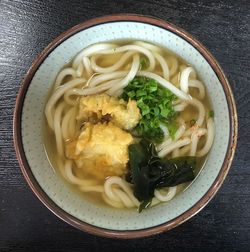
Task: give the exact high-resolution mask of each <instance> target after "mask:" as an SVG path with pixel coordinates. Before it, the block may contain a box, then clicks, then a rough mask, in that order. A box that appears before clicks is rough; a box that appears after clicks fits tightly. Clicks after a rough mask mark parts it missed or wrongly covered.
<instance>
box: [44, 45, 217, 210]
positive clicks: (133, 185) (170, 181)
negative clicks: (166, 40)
mask: <svg viewBox="0 0 250 252" xmlns="http://www.w3.org/2000/svg"><path fill="white" fill-rule="evenodd" d="M45 117H46V120H45V124H44V134H45V137H44V139H45V140H44V142H45V149H46V152H47V154H48V158H49V160H50V162H51V164H52V166H53V167H54V169H55V170H56V171H59V173H60V174H61V175H62V177H63V179H64V180H65V181H66V183H67V184H70V185H72V186H73V187H74V190H75V191H78V192H81V194H82V195H85V197H87V198H88V199H89V200H91V201H93V202H97V203H98V202H103V203H105V204H107V205H109V206H111V207H115V208H135V207H136V208H138V209H139V212H140V211H142V210H143V209H144V208H147V207H152V206H154V205H157V204H159V203H161V202H167V201H169V200H171V199H173V198H174V197H175V196H176V195H177V194H178V193H179V192H181V191H183V190H184V189H185V188H186V187H187V185H188V184H190V182H191V181H193V180H194V178H195V176H197V174H198V172H199V170H200V169H201V167H202V166H203V164H204V162H205V159H206V155H207V153H208V152H209V150H210V148H211V146H212V143H213V139H214V121H213V111H211V107H210V105H209V101H208V97H207V94H206V91H205V87H204V84H203V83H202V81H201V80H200V79H199V78H198V76H197V73H196V71H195V69H194V68H193V67H191V66H189V65H188V63H186V62H185V61H184V60H182V59H181V58H180V57H178V56H177V55H175V54H173V53H172V52H170V51H168V50H166V49H165V48H162V47H160V46H158V45H153V44H150V43H148V42H143V41H111V42H108V43H99V44H95V45H91V46H89V47H88V48H85V49H83V50H82V51H81V52H79V53H78V54H77V55H76V57H75V58H74V59H73V60H72V62H70V63H69V64H67V65H66V66H65V67H64V68H63V69H62V70H61V71H60V72H59V73H58V75H57V78H56V80H55V83H54V86H53V88H52V91H51V93H50V94H49V99H48V101H47V104H46V107H45Z"/></svg>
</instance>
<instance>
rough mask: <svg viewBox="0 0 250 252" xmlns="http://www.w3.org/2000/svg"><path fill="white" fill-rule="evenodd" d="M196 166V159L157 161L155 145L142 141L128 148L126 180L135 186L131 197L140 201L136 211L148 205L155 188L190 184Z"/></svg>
mask: <svg viewBox="0 0 250 252" xmlns="http://www.w3.org/2000/svg"><path fill="white" fill-rule="evenodd" d="M195 165H196V158H195V157H189V156H186V157H178V158H174V159H168V160H167V159H161V158H159V157H158V155H157V152H156V149H155V146H154V144H153V143H151V142H149V141H147V140H145V139H142V140H141V141H140V143H136V144H132V145H130V146H129V170H128V173H127V176H126V180H127V181H128V182H130V183H132V184H134V195H135V197H136V198H137V199H138V200H139V201H140V202H142V203H141V206H140V207H139V210H140V211H141V210H142V209H143V208H145V207H148V206H149V205H150V203H151V200H152V198H153V196H154V190H155V189H158V188H162V187H172V186H176V185H179V184H181V183H185V182H189V181H192V180H193V179H194V177H195V176H194V169H195Z"/></svg>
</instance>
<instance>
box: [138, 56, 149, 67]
mask: <svg viewBox="0 0 250 252" xmlns="http://www.w3.org/2000/svg"><path fill="white" fill-rule="evenodd" d="M147 66H148V60H147V59H146V58H144V57H142V58H141V60H140V70H144V69H146V68H147Z"/></svg>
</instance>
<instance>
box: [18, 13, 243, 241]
mask: <svg viewBox="0 0 250 252" xmlns="http://www.w3.org/2000/svg"><path fill="white" fill-rule="evenodd" d="M112 22H139V23H145V24H151V25H154V26H157V27H160V28H163V29H165V30H168V31H170V32H172V33H174V34H176V35H177V36H179V37H181V38H182V39H184V40H185V41H186V42H188V43H189V44H191V45H192V46H193V47H194V48H195V49H196V50H197V51H199V52H200V53H201V55H202V56H203V57H204V58H205V59H206V61H207V62H208V63H209V65H210V66H211V67H212V69H213V71H214V72H215V74H216V75H217V77H218V79H219V81H220V83H221V85H222V88H223V91H224V93H225V95H226V100H227V105H228V109H229V120H230V136H229V143H228V147H227V152H226V156H225V159H224V162H223V164H222V167H221V169H220V171H219V174H218V176H217V177H216V179H215V181H214V182H213V184H212V185H211V187H210V188H209V189H208V191H207V192H206V193H205V194H204V195H203V197H202V198H201V199H200V200H199V201H197V202H196V203H195V204H194V205H193V206H192V207H191V208H189V209H188V210H187V211H185V212H184V213H182V214H181V215H179V216H177V217H176V218H174V219H172V220H170V221H167V222H165V223H162V224H160V225H157V226H154V227H149V228H146V229H138V230H111V229H106V228H101V227H98V226H94V225H91V224H88V223H86V222H84V221H82V220H79V219H78V218H76V217H74V216H72V215H71V214H69V213H67V212H66V211H64V210H63V209H61V208H60V207H59V206H58V205H56V204H55V203H54V201H53V200H52V199H51V198H50V197H49V196H48V195H47V194H46V193H45V192H44V191H43V189H42V188H41V186H40V185H39V183H38V182H37V180H36V179H35V177H34V175H33V173H32V171H31V168H30V166H29V164H28V161H27V159H26V156H25V153H24V149H23V145H22V135H21V117H22V108H23V102H24V100H25V95H26V92H27V90H28V88H29V85H30V82H31V81H32V78H33V76H34V75H35V73H36V71H37V70H38V68H39V66H40V65H41V64H42V63H43V61H44V60H45V59H46V57H47V56H48V55H49V54H50V53H51V52H52V51H53V50H54V49H55V48H56V47H57V46H58V45H60V44H61V43H62V42H63V41H65V40H66V39H68V38H69V37H71V36H72V35H74V34H76V33H78V32H80V31H82V30H85V29H88V28H90V27H93V26H96V25H100V24H105V23H112ZM237 135H238V119H237V110H236V105H235V101H234V97H233V93H232V90H231V87H230V85H229V82H228V80H227V78H226V76H225V74H224V72H223V71H222V69H221V67H220V65H219V64H218V62H217V61H216V59H215V58H214V57H213V56H212V54H211V53H210V52H209V51H208V50H207V49H206V48H205V46H204V45H202V43H201V42H199V41H198V40H197V39H195V38H194V37H193V36H192V35H190V34H189V33H188V32H186V31H184V30H183V29H181V28H179V27H177V26H176V25H173V24H171V23H169V22H167V21H164V20H162V19H159V18H156V17H151V16H145V15H138V14H128V13H123V14H114V15H107V16H101V17H96V18H93V19H90V20H87V21H85V22H83V23H80V24H77V25H75V26H73V27H72V28H70V29H68V30H67V31H65V32H63V33H62V34H61V35H59V36H58V37H57V38H55V39H54V40H53V41H52V42H51V43H50V44H49V45H48V46H47V47H46V48H45V49H44V50H43V51H42V52H41V53H40V54H39V55H38V56H37V58H36V59H35V60H34V61H33V63H32V65H31V67H30V68H29V70H28V72H27V74H26V75H25V77H24V79H23V80H22V83H21V87H20V89H19V92H18V95H17V99H16V104H15V109H14V118H13V139H14V147H15V151H16V156H17V159H18V162H19V166H20V168H21V171H22V173H23V176H24V177H25V179H26V181H27V183H28V185H29V186H30V188H31V190H32V191H33V192H34V193H35V195H36V196H37V197H38V198H39V200H40V201H41V202H42V203H43V204H44V205H45V206H46V207H47V208H48V209H49V210H50V211H51V212H53V213H54V214H55V215H56V216H58V217H59V218H60V219H62V220H64V221H65V222H67V223H68V224H70V225H72V226H74V227H76V228H78V229H80V230H82V231H85V232H88V233H91V234H94V235H98V236H104V237H109V238H123V239H128V238H140V237H146V236H150V235H154V234H158V233H161V232H163V231H168V230H170V229H172V228H174V227H176V226H178V225H180V224H182V223H183V222H185V221H187V220H188V219H190V218H191V217H192V216H194V215H195V214H197V213H198V212H199V211H200V210H202V209H203V208H204V207H205V206H206V205H207V203H208V202H209V201H210V200H211V199H212V198H213V196H214V195H215V194H216V192H217V191H218V189H219V188H220V187H221V185H222V183H223V181H224V180H225V177H226V175H227V173H228V171H229V168H230V166H231V163H232V160H233V157H234V153H235V149H236V145H237Z"/></svg>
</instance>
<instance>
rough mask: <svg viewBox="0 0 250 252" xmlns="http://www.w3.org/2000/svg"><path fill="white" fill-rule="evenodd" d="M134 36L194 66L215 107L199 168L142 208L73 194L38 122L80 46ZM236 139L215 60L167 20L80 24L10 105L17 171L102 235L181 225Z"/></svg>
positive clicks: (45, 55)
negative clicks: (187, 181)
mask: <svg viewBox="0 0 250 252" xmlns="http://www.w3.org/2000/svg"><path fill="white" fill-rule="evenodd" d="M116 39H140V40H145V41H149V42H152V43H156V44H159V45H162V46H164V47H166V48H168V49H170V50H171V51H173V52H174V53H176V54H178V55H179V56H180V57H182V58H183V59H185V60H186V61H187V62H189V63H190V64H191V65H193V66H194V67H195V68H196V70H197V72H198V74H199V76H200V77H201V79H202V80H203V81H204V83H205V86H206V89H207V92H208V94H209V97H210V99H211V103H212V106H213V108H214V111H215V118H214V120H215V125H216V133H215V139H214V144H213V147H212V149H211V151H210V153H209V155H208V158H207V162H206V165H205V167H204V168H203V169H202V171H201V172H200V174H199V176H198V177H197V178H196V179H195V181H194V182H193V183H192V185H191V186H189V187H188V189H187V190H185V191H184V192H182V193H181V194H179V195H177V196H176V197H175V198H174V199H173V200H172V201H170V202H168V203H165V204H160V205H158V206H156V207H153V208H151V209H147V211H144V212H142V213H140V214H139V213H138V212H137V211H135V210H134V211H131V210H116V209H112V208H104V207H100V206H98V205H96V204H94V203H92V202H89V201H86V200H84V199H82V198H81V197H80V195H79V194H76V193H73V192H72V191H71V189H70V188H69V187H67V186H66V185H65V183H64V182H63V181H62V179H61V178H60V177H59V176H58V175H57V174H56V173H55V172H54V170H53V169H52V167H51V166H50V163H49V161H48V159H47V156H46V153H45V150H44V145H43V137H42V135H43V133H42V125H43V120H44V106H45V102H46V99H47V97H48V92H49V90H50V88H51V86H52V84H53V82H54V80H55V77H56V75H57V73H58V71H59V70H60V69H61V68H62V67H63V66H64V65H65V64H66V63H68V62H69V61H70V60H71V59H72V58H73V57H74V56H75V55H76V54H77V53H78V52H79V51H80V50H81V49H83V48H85V47H87V46H89V45H91V44H94V43H97V42H101V41H109V40H116ZM236 141H237V113H236V107H235V102H234V98H233V94H232V91H231V88H230V85H229V83H228V80H227V79H226V77H225V74H224V73H223V71H222V69H221V67H220V66H219V64H218V63H217V61H216V60H215V58H214V57H213V56H212V55H211V54H210V53H209V52H208V50H207V49H206V48H205V47H204V46H203V45H202V44H201V43H200V42H199V41H197V40H196V39H195V38H194V37H193V36H191V35H190V34H188V33H187V32H185V31H184V30H182V29H180V28H178V27H176V26H175V25H173V24H170V23H168V22H166V21H163V20H160V19H156V18H152V17H148V16H140V15H129V14H121V15H111V16H104V17H98V18H95V19H91V20H89V21H86V22H84V23H81V24H78V25H76V26H74V27H73V28H71V29H69V30H68V31H66V32H64V33H63V34H61V35H60V36H59V37H57V38H56V39H55V40H53V41H52V42H51V43H50V44H49V45H48V46H47V47H46V48H45V49H44V51H43V52H42V53H41V54H40V55H39V56H38V57H37V59H36V60H35V61H34V62H33V64H32V66H31V68H30V69H29V71H28V73H27V75H26V76H25V78H24V80H23V82H22V86H21V88H20V91H19V94H18V97H17V100H16V106H15V112H14V144H15V150H16V154H17V158H18V161H19V164H20V167H21V170H22V173H23V175H24V177H25V179H26V180H27V182H28V184H29V186H30V187H31V189H32V190H33V192H34V193H35V194H36V196H37V197H38V198H39V199H40V200H41V201H42V203H43V204H44V205H45V206H46V207H47V208H48V209H49V210H51V211H52V212H53V213H54V214H55V215H57V216H58V217H59V218H61V219H62V220H64V221H66V222H67V223H69V224H71V225H72V226H74V227H76V228H79V229H81V230H83V231H86V232H89V233H92V234H95V235H99V236H106V237H116V238H137V237H145V236H149V235H153V234H157V233H160V232H162V231H167V230H170V229H171V228H174V227H176V226H177V225H180V224H181V223H183V222H184V221H186V220H188V219H189V218H191V217H192V216H193V215H195V214H196V213H198V212H199V211H200V210H201V209H202V208H203V207H204V206H205V205H206V204H207V203H208V202H209V201H210V200H211V198H212V197H213V196H214V195H215V193H216V192H217V191H218V189H219V188H220V186H221V185H222V183H223V181H224V179H225V177H226V175H227V173H228V170H229V168H230V165H231V162H232V159H233V156H234V152H235V148H236Z"/></svg>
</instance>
